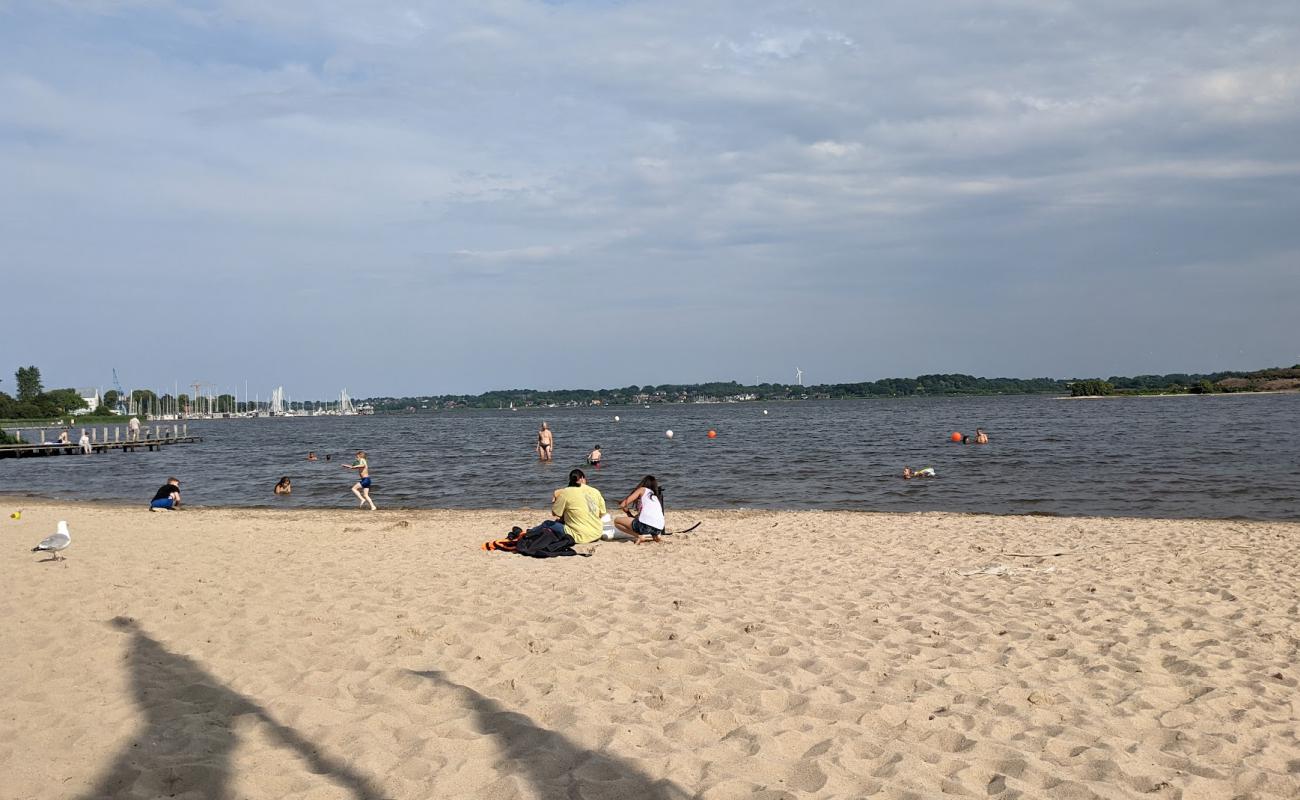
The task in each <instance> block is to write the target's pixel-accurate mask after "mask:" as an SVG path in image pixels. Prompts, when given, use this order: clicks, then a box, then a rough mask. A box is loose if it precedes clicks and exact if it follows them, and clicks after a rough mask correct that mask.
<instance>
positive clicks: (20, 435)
mask: <svg viewBox="0 0 1300 800" xmlns="http://www.w3.org/2000/svg"><path fill="white" fill-rule="evenodd" d="M14 438H15V439H17V440H18V441H19V442H21V441H22V440H23V432H22V431H14Z"/></svg>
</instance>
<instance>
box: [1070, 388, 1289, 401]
mask: <svg viewBox="0 0 1300 800" xmlns="http://www.w3.org/2000/svg"><path fill="white" fill-rule="evenodd" d="M1250 394H1300V389H1261V390H1259V391H1257V392H1256V391H1242V392H1200V393H1198V392H1161V393H1160V394H1136V393H1124V394H1081V395H1077V396H1076V395H1068V394H1067V395H1060V396H1058V397H1057V398H1056V399H1057V400H1119V399H1123V398H1132V397H1239V396H1241V395H1250Z"/></svg>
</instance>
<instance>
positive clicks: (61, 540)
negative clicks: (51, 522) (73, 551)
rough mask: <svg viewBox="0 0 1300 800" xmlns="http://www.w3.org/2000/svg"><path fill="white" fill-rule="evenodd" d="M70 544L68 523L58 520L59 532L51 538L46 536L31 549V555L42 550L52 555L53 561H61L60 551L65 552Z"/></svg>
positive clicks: (70, 537) (70, 536)
mask: <svg viewBox="0 0 1300 800" xmlns="http://www.w3.org/2000/svg"><path fill="white" fill-rule="evenodd" d="M70 544H72V534H71V533H69V532H68V523H67V522H65V521H64V520H59V531H58V533H55V534H53V535H51V536H46V537H45V538H44V539H42V540H41V543H40V544H38V545H36V546H35V547H33V548H32V552H33V553H39V552H41V551H42V550H44V551H46V552H49V553H53V554H54V560H55V561H61V560H63V559H62V557H61V556H60V555H59V551H60V550H66V549H67V548H68V545H70Z"/></svg>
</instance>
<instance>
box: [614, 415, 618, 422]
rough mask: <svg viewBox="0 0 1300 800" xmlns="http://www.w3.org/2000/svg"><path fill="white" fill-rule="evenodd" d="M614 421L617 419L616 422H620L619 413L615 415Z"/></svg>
mask: <svg viewBox="0 0 1300 800" xmlns="http://www.w3.org/2000/svg"><path fill="white" fill-rule="evenodd" d="M614 421H615V422H618V415H617V414H615V415H614Z"/></svg>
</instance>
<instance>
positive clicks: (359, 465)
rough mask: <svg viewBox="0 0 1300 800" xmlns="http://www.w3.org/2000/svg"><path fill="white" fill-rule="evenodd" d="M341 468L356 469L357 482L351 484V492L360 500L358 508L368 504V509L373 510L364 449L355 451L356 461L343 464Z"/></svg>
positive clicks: (367, 464)
mask: <svg viewBox="0 0 1300 800" xmlns="http://www.w3.org/2000/svg"><path fill="white" fill-rule="evenodd" d="M343 469H355V470H356V471H357V482H356V483H354V484H352V493H353V494H355V495H356V496H357V499H358V500H360V501H361V502H360V506H359V507H360V508H365V507H366V504H367V503H369V504H370V510H371V511H374V510H375V501H374V500H371V499H370V462H369V461H367V460H366V451H365V450H358V451H357V462H356V463H355V464H352V465H351V466H348V465H347V464H344V465H343Z"/></svg>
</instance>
